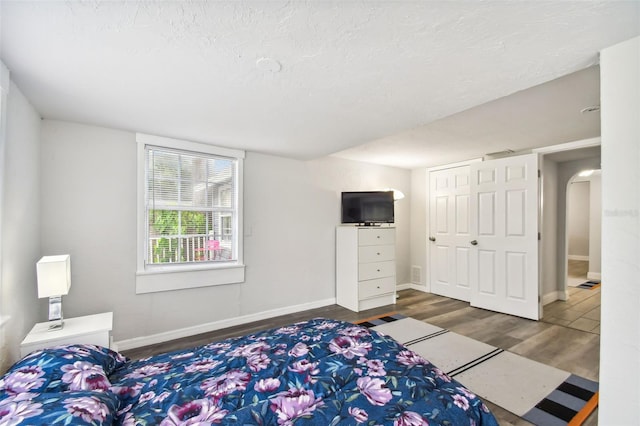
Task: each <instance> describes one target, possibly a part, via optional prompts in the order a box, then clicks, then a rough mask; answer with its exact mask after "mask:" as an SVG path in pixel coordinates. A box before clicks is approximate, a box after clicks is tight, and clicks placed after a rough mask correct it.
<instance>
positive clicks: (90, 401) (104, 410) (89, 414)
mask: <svg viewBox="0 0 640 426" xmlns="http://www.w3.org/2000/svg"><path fill="white" fill-rule="evenodd" d="M64 402H65V404H64V408H66V409H67V412H68V413H69V414H71V415H72V416H74V417H80V418H81V419H82V420H84V421H85V422H87V423H90V422H94V421H99V422H104V421H105V420H106V418H107V416H108V415H109V407H107V405H106V404H104V403H103V402H101V401H100V400H99V399H98V398H96V397H93V396H81V397H78V398H67V399H65V400H64Z"/></svg>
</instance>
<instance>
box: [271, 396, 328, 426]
mask: <svg viewBox="0 0 640 426" xmlns="http://www.w3.org/2000/svg"><path fill="white" fill-rule="evenodd" d="M322 406H324V402H323V401H322V398H316V397H315V395H314V394H313V391H312V390H310V389H298V388H293V389H289V390H288V391H286V392H282V393H281V394H280V395H278V396H276V397H275V398H273V399H272V400H271V410H272V411H273V412H274V413H276V415H277V416H278V424H279V425H284V426H292V425H293V424H294V421H295V420H296V419H297V418H299V417H302V416H307V415H309V414H311V413H313V412H314V411H315V410H316V408H318V407H322Z"/></svg>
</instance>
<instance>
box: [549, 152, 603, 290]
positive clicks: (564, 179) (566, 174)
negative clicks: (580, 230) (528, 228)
mask: <svg viewBox="0 0 640 426" xmlns="http://www.w3.org/2000/svg"><path fill="white" fill-rule="evenodd" d="M599 168H600V156H596V157H592V158H585V159H581V160H574V161H566V162H562V163H558V228H557V233H558V238H557V244H558V245H557V249H556V253H558V257H557V259H558V266H557V269H558V275H557V279H556V282H557V283H558V291H559V292H562V293H564V292H565V290H566V288H565V284H566V283H565V281H566V278H567V261H566V257H565V256H566V255H567V251H566V250H567V238H566V233H567V231H566V226H567V190H568V187H569V181H570V180H571V178H572V177H573V176H574V175H575V174H576V173H578V172H580V171H581V170H586V169H599ZM566 297H567V296H566V293H565V294H564V295H563V300H564V299H566Z"/></svg>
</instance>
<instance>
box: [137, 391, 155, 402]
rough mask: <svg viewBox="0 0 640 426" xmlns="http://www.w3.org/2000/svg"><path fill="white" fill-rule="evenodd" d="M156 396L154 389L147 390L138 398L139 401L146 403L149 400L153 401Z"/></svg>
mask: <svg viewBox="0 0 640 426" xmlns="http://www.w3.org/2000/svg"><path fill="white" fill-rule="evenodd" d="M155 397H156V393H155V392H154V391H149V392H145V393H143V394H142V395H140V398H139V399H138V403H140V404H144V403H145V402H147V401H151V400H152V399H154V398H155Z"/></svg>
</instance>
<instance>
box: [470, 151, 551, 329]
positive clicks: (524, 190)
mask: <svg viewBox="0 0 640 426" xmlns="http://www.w3.org/2000/svg"><path fill="white" fill-rule="evenodd" d="M470 176H471V182H470V184H471V185H470V186H471V202H470V208H471V211H472V212H474V213H472V217H473V219H474V220H472V221H471V235H472V236H473V237H474V239H475V240H476V241H477V245H475V246H472V249H471V250H472V251H473V252H475V253H474V254H472V255H471V257H470V259H471V264H470V279H471V305H472V306H477V307H480V308H485V309H490V310H493V311H498V312H503V313H508V314H512V315H517V316H521V317H525V318H531V319H536V320H537V319H538V318H539V286H538V156H537V154H529V155H520V156H515V157H508V158H501V159H498V160H490V161H484V162H479V163H473V164H472V165H471V174H470Z"/></svg>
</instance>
